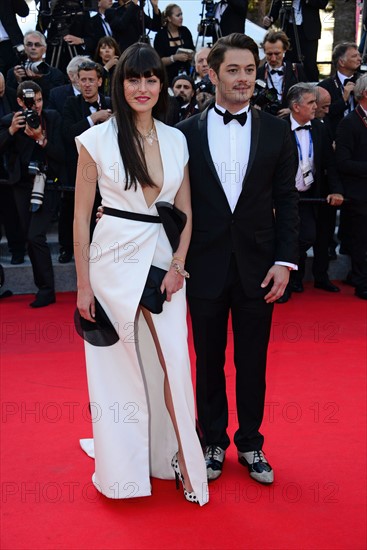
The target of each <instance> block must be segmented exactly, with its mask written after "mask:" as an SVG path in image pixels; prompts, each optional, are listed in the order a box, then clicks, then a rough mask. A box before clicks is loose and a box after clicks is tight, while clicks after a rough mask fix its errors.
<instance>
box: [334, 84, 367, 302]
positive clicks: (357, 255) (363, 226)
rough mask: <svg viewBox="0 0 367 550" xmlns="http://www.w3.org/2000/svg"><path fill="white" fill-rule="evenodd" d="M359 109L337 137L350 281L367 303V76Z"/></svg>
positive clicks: (359, 91)
mask: <svg viewBox="0 0 367 550" xmlns="http://www.w3.org/2000/svg"><path fill="white" fill-rule="evenodd" d="M354 97H355V98H356V100H357V101H358V106H357V107H356V109H355V110H354V111H353V112H351V113H350V114H349V115H347V116H346V117H345V118H343V120H342V121H341V122H340V124H339V126H338V129H337V135H336V159H337V168H338V170H339V173H340V175H341V178H342V182H343V186H344V192H345V196H346V197H347V198H348V199H349V202H348V203H345V205H344V211H345V216H346V218H347V225H348V228H349V230H350V232H351V239H350V242H349V252H350V257H351V261H352V269H351V272H350V274H349V276H348V281H350V283H351V284H352V285H353V286H355V294H356V296H358V297H359V298H362V299H363V300H367V160H366V158H367V156H366V151H367V75H363V76H361V77H360V78H359V79H358V81H357V83H356V85H355V87H354Z"/></svg>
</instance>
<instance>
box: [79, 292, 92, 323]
mask: <svg viewBox="0 0 367 550" xmlns="http://www.w3.org/2000/svg"><path fill="white" fill-rule="evenodd" d="M76 306H77V308H78V310H79V313H80V315H81V316H82V317H83V318H84V319H87V321H92V323H95V322H96V321H95V319H94V316H95V313H96V308H95V301H94V294H93V291H92V289H91V287H87V288H79V289H78V295H77V301H76Z"/></svg>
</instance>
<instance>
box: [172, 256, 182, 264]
mask: <svg viewBox="0 0 367 550" xmlns="http://www.w3.org/2000/svg"><path fill="white" fill-rule="evenodd" d="M172 261H173V262H175V261H176V262H182V263H183V264H185V260H184V259H183V258H179V257H178V256H173V258H172Z"/></svg>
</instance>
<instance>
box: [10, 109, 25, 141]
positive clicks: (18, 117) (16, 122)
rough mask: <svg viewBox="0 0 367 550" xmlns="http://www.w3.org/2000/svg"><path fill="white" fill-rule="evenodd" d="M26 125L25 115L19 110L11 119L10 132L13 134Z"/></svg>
mask: <svg viewBox="0 0 367 550" xmlns="http://www.w3.org/2000/svg"><path fill="white" fill-rule="evenodd" d="M24 127H25V116H24V115H23V113H22V111H17V112H16V113H15V114H14V116H13V118H12V121H11V125H10V126H9V134H10V135H11V136H13V135H14V134H15V133H16V132H18V130H20V129H21V128H24Z"/></svg>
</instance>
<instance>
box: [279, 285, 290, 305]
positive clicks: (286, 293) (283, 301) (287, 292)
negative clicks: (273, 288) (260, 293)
mask: <svg viewBox="0 0 367 550" xmlns="http://www.w3.org/2000/svg"><path fill="white" fill-rule="evenodd" d="M291 296H292V291H291V289H290V288H289V285H288V286H287V287H286V289H285V291H284V294H283V296H281V297H280V298H278V299H277V300H276V302H275V303H276V304H286V303H287V302H288V300H289V299H290V297H291Z"/></svg>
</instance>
